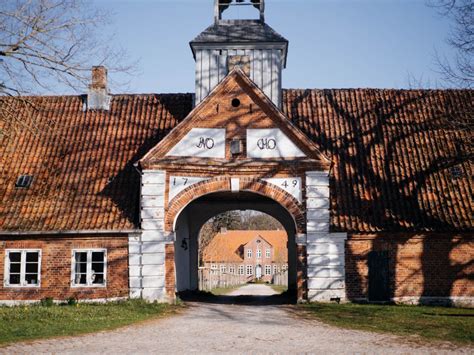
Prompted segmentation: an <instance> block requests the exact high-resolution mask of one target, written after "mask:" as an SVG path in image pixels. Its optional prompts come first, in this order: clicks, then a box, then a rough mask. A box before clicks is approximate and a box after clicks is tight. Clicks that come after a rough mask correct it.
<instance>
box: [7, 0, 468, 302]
mask: <svg viewBox="0 0 474 355" xmlns="http://www.w3.org/2000/svg"><path fill="white" fill-rule="evenodd" d="M230 4H231V1H216V5H215V23H214V24H213V25H211V26H210V27H209V28H207V29H206V30H204V31H203V32H202V33H201V34H200V35H199V36H198V37H196V38H195V39H194V40H193V41H191V43H190V44H191V48H192V52H193V55H194V58H195V60H196V92H195V93H194V94H146V95H120V94H118V95H112V94H110V93H109V91H108V89H107V71H106V69H105V68H103V67H95V68H93V71H92V83H91V86H90V90H89V92H88V93H87V95H78V96H36V97H29V98H27V99H26V100H25V99H24V100H19V99H15V98H6V97H2V98H1V99H0V109H10V110H16V112H17V115H18V117H21V121H23V122H25V123H26V124H25V125H24V126H19V127H9V128H13V129H11V130H10V131H11V132H12V134H11V135H10V136H3V137H2V138H1V139H2V143H1V145H0V150H1V152H0V156H1V159H0V182H1V183H0V259H1V262H0V275H2V277H3V282H2V283H1V285H0V300H1V301H2V302H3V303H15V302H19V301H34V300H39V299H41V298H43V297H53V298H55V299H57V300H64V299H67V298H69V297H77V298H79V299H95V300H97V299H105V300H111V299H118V298H124V297H132V298H145V299H147V300H159V301H173V300H174V299H175V297H176V293H177V292H180V291H185V290H194V289H196V288H197V285H198V280H197V275H198V273H197V270H198V265H197V254H198V250H197V238H198V234H199V230H200V228H201V226H202V225H203V223H205V221H207V220H208V219H209V218H211V217H213V216H215V215H216V214H219V213H221V212H225V211H229V210H235V209H252V210H257V211H261V212H265V213H267V214H269V215H271V216H273V217H275V218H276V219H278V220H279V221H280V222H281V224H282V225H283V226H284V228H285V230H286V232H287V234H288V273H289V276H288V283H289V288H290V290H293V291H294V292H295V295H296V296H297V299H298V300H299V301H306V300H309V301H330V300H332V299H333V300H334V299H340V300H356V301H363V300H370V301H388V300H392V301H396V302H408V303H419V302H421V303H425V302H444V303H447V302H449V303H454V304H465V305H472V304H473V299H474V284H473V280H472V275H473V273H474V264H473V262H472V260H473V255H474V241H473V234H472V230H473V218H472V216H473V204H472V192H473V191H472V181H471V180H470V177H471V175H472V165H471V158H472V143H471V138H472V137H471V134H470V132H469V130H466V129H464V128H463V127H464V126H463V125H462V124H453V123H452V122H457V123H463V122H467V121H468V120H469V119H470V117H471V116H472V112H473V106H474V105H473V99H474V94H473V91H472V90H382V89H339V90H310V89H307V90H284V89H282V72H283V69H284V68H285V67H286V58H287V51H288V41H287V40H286V39H285V38H284V37H282V36H281V35H279V34H278V33H277V32H275V31H274V30H273V29H272V28H271V27H270V26H268V25H267V24H266V22H265V19H264V6H263V4H264V1H263V0H261V1H260V2H253V5H254V6H255V7H257V8H258V10H259V11H260V20H223V19H222V18H221V15H222V11H224V10H225V9H226V7H227V6H229V5H230ZM308 75H311V73H308ZM315 80H316V79H315ZM25 101H28V102H29V103H33V105H29V104H25ZM466 112H467V114H466ZM28 123H34V125H35V127H37V130H36V131H35V132H32V131H31V130H29V129H26V128H25V126H27V124H28ZM2 124H3V123H2ZM14 124H15V123H12V125H14ZM0 128H2V127H0ZM183 245H186V248H183Z"/></svg>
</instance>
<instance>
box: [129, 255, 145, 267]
mask: <svg viewBox="0 0 474 355" xmlns="http://www.w3.org/2000/svg"><path fill="white" fill-rule="evenodd" d="M141 258H142V257H141V254H129V255H128V265H140V264H141V262H142V259H141Z"/></svg>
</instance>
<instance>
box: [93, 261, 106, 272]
mask: <svg viewBox="0 0 474 355" xmlns="http://www.w3.org/2000/svg"><path fill="white" fill-rule="evenodd" d="M92 271H95V272H104V263H92Z"/></svg>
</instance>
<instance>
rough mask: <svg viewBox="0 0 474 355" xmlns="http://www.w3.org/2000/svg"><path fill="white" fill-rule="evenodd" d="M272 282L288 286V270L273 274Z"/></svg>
mask: <svg viewBox="0 0 474 355" xmlns="http://www.w3.org/2000/svg"><path fill="white" fill-rule="evenodd" d="M272 284H274V285H279V286H287V287H288V270H284V271H280V272H278V273H276V274H273V277H272Z"/></svg>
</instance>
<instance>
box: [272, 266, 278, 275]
mask: <svg viewBox="0 0 474 355" xmlns="http://www.w3.org/2000/svg"><path fill="white" fill-rule="evenodd" d="M273 274H278V265H275V264H274V265H273Z"/></svg>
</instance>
